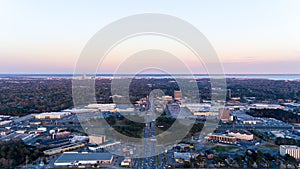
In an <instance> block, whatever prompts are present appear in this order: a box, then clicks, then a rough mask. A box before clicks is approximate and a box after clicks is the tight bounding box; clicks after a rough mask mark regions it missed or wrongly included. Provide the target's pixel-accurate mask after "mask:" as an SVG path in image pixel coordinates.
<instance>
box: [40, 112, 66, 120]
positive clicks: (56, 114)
mask: <svg viewBox="0 0 300 169" xmlns="http://www.w3.org/2000/svg"><path fill="white" fill-rule="evenodd" d="M69 115H71V113H70V112H48V113H40V114H35V115H34V117H35V118H36V119H61V118H64V117H67V116H69Z"/></svg>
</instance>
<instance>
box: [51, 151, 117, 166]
mask: <svg viewBox="0 0 300 169" xmlns="http://www.w3.org/2000/svg"><path fill="white" fill-rule="evenodd" d="M112 160H113V155H112V154H110V153H88V152H83V153H78V152H65V153H63V154H62V155H61V156H60V157H59V158H58V159H57V160H56V161H55V163H54V165H55V166H72V165H93V164H103V165H109V164H111V163H112Z"/></svg>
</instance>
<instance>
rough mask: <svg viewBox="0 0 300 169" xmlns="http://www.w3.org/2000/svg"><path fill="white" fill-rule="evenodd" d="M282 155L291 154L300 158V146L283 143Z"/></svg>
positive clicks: (281, 147)
mask: <svg viewBox="0 0 300 169" xmlns="http://www.w3.org/2000/svg"><path fill="white" fill-rule="evenodd" d="M279 151H280V155H282V156H285V155H286V154H289V155H290V156H292V157H294V158H296V159H298V160H299V159H300V147H298V146H292V145H281V146H280V150H279Z"/></svg>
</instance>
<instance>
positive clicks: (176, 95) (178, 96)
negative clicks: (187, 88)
mask: <svg viewBox="0 0 300 169" xmlns="http://www.w3.org/2000/svg"><path fill="white" fill-rule="evenodd" d="M181 98H182V94H181V91H180V90H174V100H181Z"/></svg>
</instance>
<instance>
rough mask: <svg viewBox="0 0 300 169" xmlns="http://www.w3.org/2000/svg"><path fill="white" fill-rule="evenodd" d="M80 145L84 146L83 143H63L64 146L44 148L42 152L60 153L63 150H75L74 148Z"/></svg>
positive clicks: (46, 153) (49, 153)
mask: <svg viewBox="0 0 300 169" xmlns="http://www.w3.org/2000/svg"><path fill="white" fill-rule="evenodd" d="M81 147H84V144H83V143H79V144H68V145H64V146H61V147H57V148H53V149H49V150H45V151H44V154H45V155H54V154H58V153H62V152H65V151H70V150H75V149H77V148H81Z"/></svg>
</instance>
